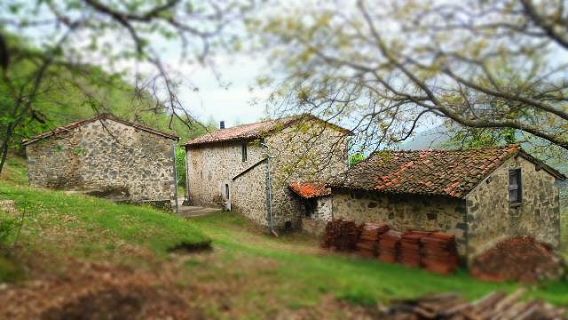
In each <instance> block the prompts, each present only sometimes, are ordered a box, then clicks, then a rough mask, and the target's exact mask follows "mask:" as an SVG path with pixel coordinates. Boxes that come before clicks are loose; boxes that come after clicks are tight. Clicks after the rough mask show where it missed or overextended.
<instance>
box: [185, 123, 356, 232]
mask: <svg viewBox="0 0 568 320" xmlns="http://www.w3.org/2000/svg"><path fill="white" fill-rule="evenodd" d="M349 135H350V132H349V131H348V130H346V129H343V128H341V127H338V126H336V125H334V124H331V123H329V122H326V121H324V120H321V119H319V118H316V117H314V116H310V115H300V116H294V117H288V118H283V119H279V120H269V121H264V122H258V123H252V124H246V125H241V126H236V127H232V128H224V125H222V126H221V129H220V130H218V131H215V132H213V133H210V134H206V135H204V136H201V137H198V138H196V139H193V140H191V141H189V142H188V143H187V144H186V152H187V190H188V200H189V202H190V203H191V204H193V205H199V206H216V207H223V208H225V209H227V210H234V211H237V212H240V213H242V214H243V215H245V216H246V217H248V218H249V219H251V220H253V221H254V222H256V223H257V224H259V225H262V226H267V227H269V229H271V230H272V231H274V230H281V229H293V228H296V227H298V226H299V225H300V220H301V215H302V210H303V206H302V204H301V202H300V201H299V200H298V199H297V198H296V197H294V196H293V195H292V193H291V192H290V190H289V189H288V184H289V183H290V182H291V181H294V180H299V179H301V180H318V181H320V180H325V179H329V178H331V177H334V176H336V175H337V174H339V173H341V172H344V171H345V170H346V169H347V147H348V145H347V144H348V141H347V140H348V136H349Z"/></svg>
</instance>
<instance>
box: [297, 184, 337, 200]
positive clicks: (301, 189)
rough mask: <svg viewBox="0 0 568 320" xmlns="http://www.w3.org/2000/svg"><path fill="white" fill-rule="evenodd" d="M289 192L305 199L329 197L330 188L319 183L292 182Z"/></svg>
mask: <svg viewBox="0 0 568 320" xmlns="http://www.w3.org/2000/svg"><path fill="white" fill-rule="evenodd" d="M290 190H292V191H294V192H295V193H296V194H297V195H299V196H300V197H302V198H305V199H311V198H318V197H324V196H329V195H330V194H331V188H329V187H327V186H326V185H325V184H324V183H320V182H292V183H291V184H290Z"/></svg>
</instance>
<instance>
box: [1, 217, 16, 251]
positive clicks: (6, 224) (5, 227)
mask: <svg viewBox="0 0 568 320" xmlns="http://www.w3.org/2000/svg"><path fill="white" fill-rule="evenodd" d="M15 229H16V222H15V221H14V220H0V246H2V245H5V244H6V243H7V241H8V238H9V237H10V235H11V234H12V232H14V230H15Z"/></svg>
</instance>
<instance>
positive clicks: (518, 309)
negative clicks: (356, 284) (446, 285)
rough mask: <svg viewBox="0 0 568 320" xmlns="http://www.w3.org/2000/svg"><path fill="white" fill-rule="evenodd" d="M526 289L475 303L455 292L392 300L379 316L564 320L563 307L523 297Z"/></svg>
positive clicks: (395, 318) (398, 319) (398, 318)
mask: <svg viewBox="0 0 568 320" xmlns="http://www.w3.org/2000/svg"><path fill="white" fill-rule="evenodd" d="M524 293H525V291H524V290H523V289H519V290H517V291H516V292H514V293H512V294H510V295H507V294H505V293H499V292H495V293H490V294H488V295H487V296H485V297H483V298H481V299H480V300H478V301H475V302H468V301H466V300H465V299H464V298H463V297H462V296H460V295H457V294H438V295H430V296H425V297H422V298H419V299H413V300H405V301H400V302H398V303H394V304H393V305H392V306H391V307H389V308H387V309H386V310H384V311H383V312H382V314H381V315H380V317H379V318H380V319H392V320H422V319H447V320H458V319H459V320H463V319H477V320H489V319H503V320H505V319H517V320H529V319H539V320H541V319H542V320H552V319H566V315H567V313H566V310H565V309H563V308H560V307H556V306H553V305H551V304H549V303H546V302H542V301H537V300H532V301H525V300H524V299H523V296H524Z"/></svg>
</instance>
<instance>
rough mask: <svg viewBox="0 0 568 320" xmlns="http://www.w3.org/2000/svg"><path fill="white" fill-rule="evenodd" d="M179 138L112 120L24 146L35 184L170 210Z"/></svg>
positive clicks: (99, 120)
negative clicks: (176, 148)
mask: <svg viewBox="0 0 568 320" xmlns="http://www.w3.org/2000/svg"><path fill="white" fill-rule="evenodd" d="M178 140H179V138H178V137H177V136H175V135H172V134H169V133H164V132H160V131H157V130H154V129H151V128H148V127H145V126H142V125H140V124H135V123H130V122H126V121H123V120H120V119H117V118H115V117H113V116H111V115H109V114H102V115H99V116H97V117H95V118H92V119H88V120H83V121H79V122H75V123H72V124H69V125H67V126H64V127H59V128H57V129H55V130H53V131H50V132H46V133H43V134H40V135H38V136H36V137H33V138H31V139H28V140H25V141H24V142H23V145H24V146H25V147H26V156H27V162H28V172H29V180H30V184H31V185H34V186H41V187H47V188H53V189H60V190H73V191H81V192H85V193H88V194H92V195H97V196H102V197H107V198H110V199H113V200H116V201H128V202H135V203H146V202H148V203H150V204H155V205H158V206H166V207H170V208H171V205H170V204H171V203H172V202H173V201H175V200H176V198H177V197H176V181H175V180H176V170H175V154H174V151H175V146H176V143H177V141H178Z"/></svg>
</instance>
